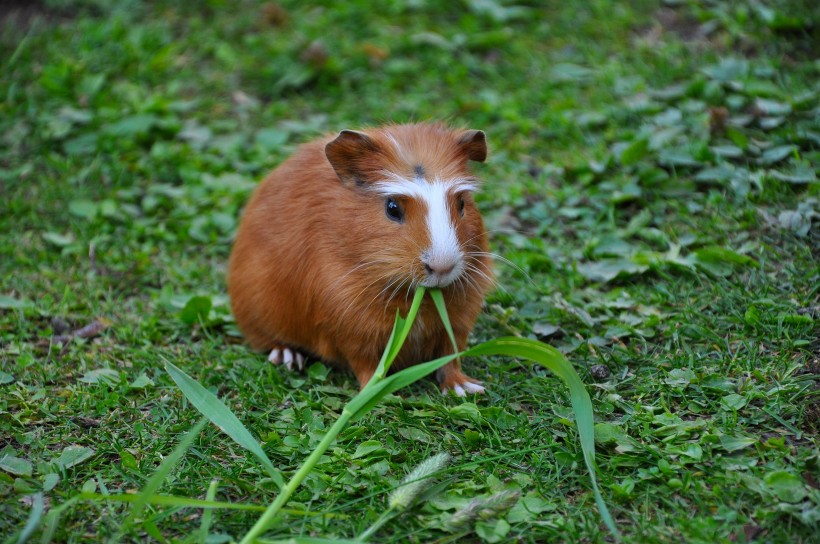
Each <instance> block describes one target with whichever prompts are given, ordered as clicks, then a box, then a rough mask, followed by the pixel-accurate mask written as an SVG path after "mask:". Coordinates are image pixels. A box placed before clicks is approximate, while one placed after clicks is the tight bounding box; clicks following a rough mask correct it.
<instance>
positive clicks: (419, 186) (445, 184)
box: [373, 172, 477, 287]
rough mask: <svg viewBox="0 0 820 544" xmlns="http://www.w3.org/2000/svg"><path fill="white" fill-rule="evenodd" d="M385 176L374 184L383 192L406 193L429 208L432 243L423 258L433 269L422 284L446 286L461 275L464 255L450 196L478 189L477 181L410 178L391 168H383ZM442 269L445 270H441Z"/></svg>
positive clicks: (428, 217) (424, 252)
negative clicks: (454, 223) (451, 208)
mask: <svg viewBox="0 0 820 544" xmlns="http://www.w3.org/2000/svg"><path fill="white" fill-rule="evenodd" d="M384 175H385V178H386V179H385V180H384V181H379V182H376V183H375V184H373V190H374V191H375V192H377V193H378V194H380V195H383V196H406V197H410V198H414V199H417V200H421V201H422V202H424V204H425V206H426V208H427V221H426V222H427V232H428V233H429V235H430V247H428V248H424V250H423V251H422V254H421V255H420V258H421V260H422V262H423V263H424V264H425V265H427V266H429V267H430V268H431V269H432V270H433V271H434V272H433V273H432V274H430V275H428V276H427V278H425V279H424V280H423V281H422V282H421V284H422V285H424V286H425V287H444V286H446V285H449V284H450V283H452V282H453V281H454V280H455V279H456V278H458V277H459V276H460V275H461V273H462V271H463V270H464V256H463V254H462V251H461V247H460V245H459V243H458V236H457V235H456V229H455V225H453V223H452V221H451V220H450V206H449V203H448V196H449V195H453V194H457V193H460V192H465V191H475V190H476V188H477V187H476V185H475V183H473V182H472V181H470V180H468V179H461V178H455V179H448V180H442V179H440V178H436V179H434V180H433V181H432V182H431V181H427V180H426V179H423V178H415V179H412V180H411V179H407V178H403V177H401V176H398V175H396V174H394V173H392V172H384ZM439 271H443V273H439Z"/></svg>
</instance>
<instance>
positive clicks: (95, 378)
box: [80, 368, 120, 385]
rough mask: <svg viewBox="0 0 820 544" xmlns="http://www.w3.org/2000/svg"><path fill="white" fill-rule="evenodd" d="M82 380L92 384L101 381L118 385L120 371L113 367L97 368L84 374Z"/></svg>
mask: <svg viewBox="0 0 820 544" xmlns="http://www.w3.org/2000/svg"><path fill="white" fill-rule="evenodd" d="M80 381H81V382H83V383H90V384H95V383H101V384H105V385H116V384H118V383H120V372H119V370H114V369H113V368H97V369H94V370H89V371H88V372H86V373H85V374H83V377H82V378H80Z"/></svg>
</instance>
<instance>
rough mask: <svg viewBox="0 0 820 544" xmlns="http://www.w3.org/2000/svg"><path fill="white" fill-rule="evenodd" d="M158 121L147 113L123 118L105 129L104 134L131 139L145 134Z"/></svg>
mask: <svg viewBox="0 0 820 544" xmlns="http://www.w3.org/2000/svg"><path fill="white" fill-rule="evenodd" d="M158 121H159V119H157V117H156V116H155V115H151V114H149V113H138V114H136V115H130V116H128V117H124V118H122V119H120V120H119V121H117V122H116V123H113V124H111V125H108V126H107V127H105V132H106V133H108V134H111V135H112V136H120V137H133V136H139V135H143V134H147V133H148V131H150V130H151V129H152V128H153V127H154V126H156V124H157V122H158Z"/></svg>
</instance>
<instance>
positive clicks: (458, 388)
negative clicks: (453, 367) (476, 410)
mask: <svg viewBox="0 0 820 544" xmlns="http://www.w3.org/2000/svg"><path fill="white" fill-rule="evenodd" d="M453 392H454V393H455V394H456V396H457V397H466V396H467V393H465V392H464V388H463V387H461V385H459V384H456V385H455V387H453Z"/></svg>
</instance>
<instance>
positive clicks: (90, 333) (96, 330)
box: [74, 319, 110, 338]
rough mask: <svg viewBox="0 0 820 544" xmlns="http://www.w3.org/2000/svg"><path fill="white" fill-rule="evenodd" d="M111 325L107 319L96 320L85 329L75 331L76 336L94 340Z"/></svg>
mask: <svg viewBox="0 0 820 544" xmlns="http://www.w3.org/2000/svg"><path fill="white" fill-rule="evenodd" d="M109 325H110V323H109V322H108V320H107V319H95V320H94V321H92V322H91V323H89V324H88V325H86V326H85V327H83V328H81V329H77V330H76V331H74V336H77V337H79V338H94V337H95V336H99V335H100V334H101V333H102V332H103V331H104V330H105V329H107V328H108V326H109Z"/></svg>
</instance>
